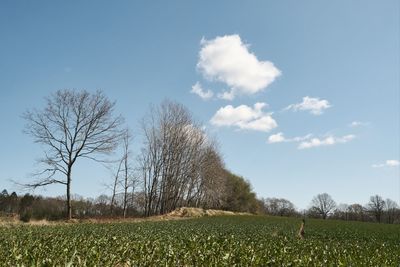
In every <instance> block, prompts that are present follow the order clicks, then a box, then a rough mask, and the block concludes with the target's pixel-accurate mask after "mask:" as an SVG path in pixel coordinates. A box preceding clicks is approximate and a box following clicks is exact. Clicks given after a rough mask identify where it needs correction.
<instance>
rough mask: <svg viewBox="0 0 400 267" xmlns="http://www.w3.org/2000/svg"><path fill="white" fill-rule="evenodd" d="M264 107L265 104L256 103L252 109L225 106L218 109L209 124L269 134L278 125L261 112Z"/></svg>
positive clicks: (269, 115)
mask: <svg viewBox="0 0 400 267" xmlns="http://www.w3.org/2000/svg"><path fill="white" fill-rule="evenodd" d="M265 106H266V104H265V103H256V104H254V106H253V107H249V106H246V105H240V106H238V107H233V106H232V105H227V106H225V107H222V108H220V109H219V110H218V111H217V112H216V113H215V115H214V116H213V117H212V118H211V120H210V122H211V124H213V125H215V126H228V127H229V126H231V127H236V128H238V129H243V130H254V131H261V132H269V131H270V130H272V129H274V128H276V127H278V124H277V123H276V121H275V120H274V119H273V118H272V116H271V114H269V113H265V112H263V111H262V109H263V108H264V107H265Z"/></svg>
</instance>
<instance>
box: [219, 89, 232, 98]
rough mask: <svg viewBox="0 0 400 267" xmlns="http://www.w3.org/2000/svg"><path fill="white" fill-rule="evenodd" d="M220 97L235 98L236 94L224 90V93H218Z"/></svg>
mask: <svg viewBox="0 0 400 267" xmlns="http://www.w3.org/2000/svg"><path fill="white" fill-rule="evenodd" d="M218 98H220V99H224V100H233V99H234V98H235V95H234V94H233V93H232V91H229V92H223V93H220V94H218Z"/></svg>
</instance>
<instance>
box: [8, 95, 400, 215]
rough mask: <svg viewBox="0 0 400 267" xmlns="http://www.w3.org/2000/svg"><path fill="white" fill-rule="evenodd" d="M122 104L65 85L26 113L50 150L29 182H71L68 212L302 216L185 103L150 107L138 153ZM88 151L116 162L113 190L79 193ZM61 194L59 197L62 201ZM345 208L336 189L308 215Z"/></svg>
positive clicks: (30, 128) (377, 206) (378, 209)
mask: <svg viewBox="0 0 400 267" xmlns="http://www.w3.org/2000/svg"><path fill="white" fill-rule="evenodd" d="M114 109H115V102H111V101H110V100H108V98H107V97H106V96H105V95H104V94H103V93H102V92H100V91H97V92H96V93H89V92H87V91H84V90H83V91H75V90H59V91H57V92H56V93H54V94H52V95H50V96H49V97H48V98H46V106H45V107H44V108H43V109H41V110H38V109H34V110H30V111H28V112H26V113H25V114H24V116H23V117H24V119H25V120H26V122H27V124H26V128H25V132H26V133H28V134H29V135H31V136H32V137H33V139H34V141H35V142H36V143H39V144H41V145H42V148H43V149H44V151H45V153H44V157H43V158H42V159H40V160H39V163H40V166H41V168H40V170H39V171H38V172H37V173H36V175H35V177H36V179H35V180H34V181H33V182H32V183H28V184H24V186H25V187H27V188H30V189H32V188H33V189H35V188H37V187H41V186H46V185H49V184H60V185H63V186H65V189H66V194H65V198H63V200H64V201H65V209H64V211H63V214H64V215H65V216H66V217H67V218H68V219H71V218H72V217H73V216H75V217H76V216H88V215H101V216H106V215H110V216H115V215H117V216H123V217H126V216H128V215H133V214H141V215H144V216H151V215H158V214H164V213H168V212H170V211H172V210H174V209H176V208H178V207H182V206H189V207H203V208H215V209H226V210H232V211H247V212H260V211H264V212H266V213H269V214H274V215H280V216H293V215H298V213H297V212H296V210H295V208H294V205H293V204H292V203H291V202H290V201H288V200H285V199H273V198H272V199H265V200H258V199H257V198H256V195H255V194H254V192H252V190H251V186H250V184H249V182H248V181H246V180H245V179H243V178H242V177H239V176H236V175H234V174H232V173H231V172H229V171H228V170H226V168H225V166H224V163H223V160H222V157H221V155H220V153H219V151H218V147H217V145H216V142H215V141H214V140H213V139H212V138H210V136H208V135H207V134H206V132H205V130H204V128H203V127H202V125H201V124H199V123H198V122H196V121H195V120H194V119H193V117H192V115H191V113H190V112H189V111H188V110H187V109H186V108H185V107H184V106H183V105H181V104H178V103H175V102H170V101H164V102H163V103H162V104H161V105H160V106H157V107H152V108H151V109H150V112H149V113H148V114H147V116H145V117H144V119H143V120H142V122H141V129H140V131H138V134H139V133H140V134H141V136H142V138H143V139H142V141H143V143H142V147H141V150H140V152H139V153H138V152H136V154H138V157H135V158H133V156H132V152H131V150H130V147H131V145H130V143H131V140H132V134H131V132H130V131H129V130H128V127H125V126H124V120H123V118H122V116H120V115H115V114H114V113H115V111H114ZM115 151H117V153H118V154H120V157H119V159H117V160H114V161H110V159H109V156H110V155H112V153H113V152H115ZM114 155H115V154H114ZM82 158H86V159H90V160H94V161H97V162H101V163H107V164H108V166H109V168H110V169H111V170H112V173H113V180H112V182H111V183H110V189H111V196H110V197H108V196H100V197H99V198H98V199H96V200H91V201H86V200H84V199H79V200H78V201H77V200H74V199H73V193H72V192H71V183H72V180H73V170H74V166H75V165H76V162H77V161H80V160H81V159H82ZM11 195H12V194H11ZM9 197H11V196H9ZM14 198H15V196H14ZM48 200H51V201H52V199H43V198H37V197H34V198H33V200H32V201H28V202H27V203H30V206H32V205H33V203H36V204H37V203H43V201H48ZM60 201H61V199H57V203H59V202H60ZM53 202H54V201H53ZM82 203H86V204H85V205H83V204H82ZM371 203H373V204H371V205H370V209H369V210H375V213H374V214H375V218H376V220H377V221H378V222H380V221H381V217H382V211H383V208H382V207H383V206H384V205H385V203H386V205H391V203H392V202H390V201H389V200H387V201H386V202H382V201H380V200H379V199H374V201H372V198H371ZM73 204H74V205H75V207H74V208H73ZM372 205H374V208H373V209H372ZM12 206H14V207H15V203H14V204H13V205H12ZM28 206H29V205H28ZM78 206H79V207H81V208H78ZM82 207H84V208H83V210H82ZM351 208H353V209H355V206H354V205H352V206H351ZM395 209H397V207H395ZM5 210H7V209H5ZM8 210H9V209H8ZM18 210H19V211H20V212H21V209H20V208H18ZM22 210H24V209H22ZM28 210H29V209H28ZM339 211H340V212H342V213H343V212H345V214H347V215H346V216H350V217H351V216H353V215H352V213H350V212H349V211H347V210H346V211H343V209H340V210H339V209H338V208H336V204H335V202H334V201H333V200H332V199H331V197H330V196H329V195H327V194H321V195H318V196H316V197H315V198H314V199H313V201H312V205H311V208H310V209H309V210H308V211H307V214H308V215H309V216H320V217H322V218H323V219H325V218H327V217H329V216H333V215H335V216H336V217H339V214H341V213H340V212H339ZM14 212H15V210H14ZM349 214H350V215H349ZM392 217H393V216H391V217H390V218H392ZM391 220H392V219H391Z"/></svg>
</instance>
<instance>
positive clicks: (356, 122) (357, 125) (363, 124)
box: [349, 121, 369, 127]
mask: <svg viewBox="0 0 400 267" xmlns="http://www.w3.org/2000/svg"><path fill="white" fill-rule="evenodd" d="M367 125H369V122H362V121H353V122H351V123H350V124H349V126H350V127H359V126H367Z"/></svg>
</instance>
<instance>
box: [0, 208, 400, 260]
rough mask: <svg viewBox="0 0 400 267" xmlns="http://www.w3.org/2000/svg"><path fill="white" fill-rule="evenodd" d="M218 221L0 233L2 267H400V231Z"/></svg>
mask: <svg viewBox="0 0 400 267" xmlns="http://www.w3.org/2000/svg"><path fill="white" fill-rule="evenodd" d="M299 225H300V219H294V218H279V217H266V216H218V217H203V218H197V219H187V220H175V221H154V222H140V223H127V222H123V223H104V224H94V223H80V224H67V225H65V224H60V225H52V226H30V225H15V226H11V227H10V226H8V227H0V265H1V266H400V226H399V225H384V224H372V223H357V222H342V221H322V220H311V219H310V220H307V221H306V228H305V230H306V238H305V239H303V240H301V239H298V238H297V236H296V234H297V231H298V228H299Z"/></svg>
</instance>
